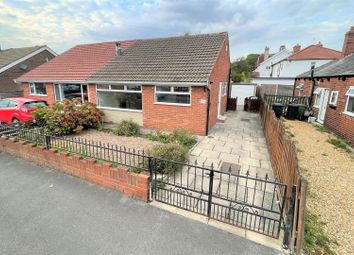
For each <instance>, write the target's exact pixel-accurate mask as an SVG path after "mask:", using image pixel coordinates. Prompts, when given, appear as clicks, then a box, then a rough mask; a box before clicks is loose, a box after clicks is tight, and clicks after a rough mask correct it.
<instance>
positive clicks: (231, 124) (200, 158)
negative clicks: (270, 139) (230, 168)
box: [189, 110, 274, 178]
mask: <svg viewBox="0 0 354 255" xmlns="http://www.w3.org/2000/svg"><path fill="white" fill-rule="evenodd" d="M225 116H226V121H225V122H224V123H217V124H215V125H214V127H213V128H212V129H211V130H210V132H209V135H208V136H206V137H203V138H202V140H201V141H200V142H199V143H198V144H197V145H196V146H195V147H194V149H193V150H192V151H191V156H190V159H189V160H190V161H191V162H194V161H195V160H197V162H199V163H204V164H205V165H208V166H210V165H211V164H213V166H214V169H220V168H221V166H222V164H223V163H224V162H226V163H231V164H236V165H238V167H239V170H240V173H241V174H246V173H247V171H249V173H250V175H256V174H258V175H259V176H260V177H262V178H264V177H265V175H266V174H268V176H269V177H270V178H273V176H274V175H273V170H272V166H271V162H270V157H269V152H268V148H267V142H266V140H265V137H264V133H263V129H262V125H261V122H260V119H259V114H258V113H252V112H245V111H243V110H238V111H235V112H227V113H226V114H225Z"/></svg>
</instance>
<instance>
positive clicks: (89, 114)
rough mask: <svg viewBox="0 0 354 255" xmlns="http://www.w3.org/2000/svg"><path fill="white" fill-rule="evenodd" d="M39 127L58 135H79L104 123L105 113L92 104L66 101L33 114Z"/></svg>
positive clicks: (76, 99) (74, 100) (75, 100)
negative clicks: (84, 130) (82, 131)
mask: <svg viewBox="0 0 354 255" xmlns="http://www.w3.org/2000/svg"><path fill="white" fill-rule="evenodd" d="M32 115H33V118H34V120H35V122H36V123H37V125H38V126H41V127H43V128H44V130H45V131H46V132H49V133H54V134H56V135H68V134H72V133H79V132H80V131H81V130H83V129H84V128H90V127H94V128H97V127H99V126H100V125H101V123H102V117H103V113H102V111H100V110H99V109H97V108H96V106H95V105H94V104H92V103H89V102H85V103H82V102H81V99H78V98H75V99H73V100H64V101H63V102H62V103H56V104H54V105H53V107H51V108H41V109H39V110H37V111H35V112H33V113H32Z"/></svg>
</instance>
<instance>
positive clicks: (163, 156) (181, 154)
mask: <svg viewBox="0 0 354 255" xmlns="http://www.w3.org/2000/svg"><path fill="white" fill-rule="evenodd" d="M187 152H188V151H187V149H186V148H184V147H183V146H181V145H179V144H173V143H167V144H158V145H155V146H153V147H152V148H150V149H149V150H148V151H147V153H148V155H149V156H152V157H155V158H157V159H156V161H155V170H156V172H157V173H161V174H171V173H173V172H177V171H180V170H181V169H182V166H183V164H182V163H184V162H185V161H186V156H187ZM171 161H174V162H171ZM177 162H181V163H177Z"/></svg>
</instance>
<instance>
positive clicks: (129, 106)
mask: <svg viewBox="0 0 354 255" xmlns="http://www.w3.org/2000/svg"><path fill="white" fill-rule="evenodd" d="M97 105H98V106H99V107H100V108H107V109H124V110H136V111H141V110H142V95H141V86H140V85H119V84H118V85H117V84H112V85H106V84H97Z"/></svg>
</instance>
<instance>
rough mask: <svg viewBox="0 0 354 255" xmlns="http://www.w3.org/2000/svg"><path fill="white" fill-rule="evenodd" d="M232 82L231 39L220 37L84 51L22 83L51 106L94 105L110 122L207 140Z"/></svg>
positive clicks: (83, 48) (66, 56)
mask: <svg viewBox="0 0 354 255" xmlns="http://www.w3.org/2000/svg"><path fill="white" fill-rule="evenodd" d="M229 80H230V53H229V42H228V35H227V33H215V34H202V35H186V36H179V37H170V38H159V39H142V40H134V41H120V42H106V43H96V44H86V45H78V46H75V47H74V48H72V49H69V50H68V51H66V52H64V53H63V54H62V55H60V56H58V57H57V58H55V59H53V60H52V61H49V62H48V63H45V64H44V65H42V66H40V67H38V68H36V69H34V70H32V71H31V72H29V73H27V74H25V75H23V76H21V77H20V78H19V79H17V82H20V83H22V87H23V90H24V94H25V95H26V96H30V97H31V96H33V97H41V98H43V99H45V100H47V102H48V103H49V104H54V103H55V102H57V101H62V100H63V99H64V98H67V99H72V98H74V97H80V98H81V99H82V100H83V101H85V100H87V101H90V102H93V103H95V104H97V107H99V108H101V109H102V110H103V111H104V113H105V121H106V122H113V123H114V122H118V121H120V120H122V119H133V120H134V121H136V122H138V123H139V124H140V125H141V126H143V127H144V128H152V129H160V130H167V131H172V130H174V129H177V128H184V129H187V130H189V131H191V132H192V133H194V134H198V135H206V134H207V133H208V130H209V129H210V128H211V127H212V126H213V125H214V124H215V123H216V122H217V121H218V120H221V121H222V120H224V116H223V114H224V112H225V111H226V103H227V95H228V90H229Z"/></svg>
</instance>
